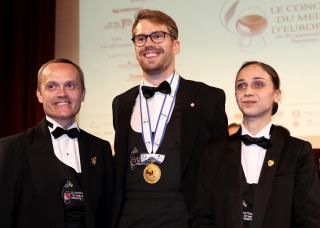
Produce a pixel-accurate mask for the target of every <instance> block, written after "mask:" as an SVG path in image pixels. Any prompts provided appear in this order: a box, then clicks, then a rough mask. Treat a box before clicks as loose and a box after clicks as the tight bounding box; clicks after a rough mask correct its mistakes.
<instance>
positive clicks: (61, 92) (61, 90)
mask: <svg viewBox="0 0 320 228" xmlns="http://www.w3.org/2000/svg"><path fill="white" fill-rule="evenodd" d="M57 93H58V96H59V97H64V96H66V90H65V88H64V86H59V89H58V92H57Z"/></svg>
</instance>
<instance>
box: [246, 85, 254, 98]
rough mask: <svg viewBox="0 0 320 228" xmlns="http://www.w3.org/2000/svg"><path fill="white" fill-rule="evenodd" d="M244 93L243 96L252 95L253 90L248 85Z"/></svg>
mask: <svg viewBox="0 0 320 228" xmlns="http://www.w3.org/2000/svg"><path fill="white" fill-rule="evenodd" d="M244 95H245V96H252V95H253V90H252V88H251V87H250V86H248V87H246V89H245V91H244Z"/></svg>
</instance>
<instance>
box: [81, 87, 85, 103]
mask: <svg viewBox="0 0 320 228" xmlns="http://www.w3.org/2000/svg"><path fill="white" fill-rule="evenodd" d="M85 96H86V89H84V90H83V91H82V95H81V101H84V98H85Z"/></svg>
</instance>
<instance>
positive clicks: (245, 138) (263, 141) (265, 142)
mask: <svg viewBox="0 0 320 228" xmlns="http://www.w3.org/2000/svg"><path fill="white" fill-rule="evenodd" d="M240 139H241V141H242V142H243V143H244V144H246V145H247V146H248V145H251V144H256V145H258V146H260V147H262V148H263V149H269V148H271V141H270V139H267V138H265V137H263V136H262V137H259V138H254V137H251V136H250V135H241V136H240Z"/></svg>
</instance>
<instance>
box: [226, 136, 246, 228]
mask: <svg viewBox="0 0 320 228" xmlns="http://www.w3.org/2000/svg"><path fill="white" fill-rule="evenodd" d="M226 153H227V156H226V159H227V161H226V162H227V172H228V180H227V181H228V184H227V186H226V188H227V189H226V190H227V191H228V192H229V194H228V195H229V197H228V201H227V202H228V204H229V206H228V207H227V208H229V207H230V210H231V214H232V221H233V225H234V226H233V227H239V228H240V227H242V214H241V212H242V208H241V201H242V196H241V193H242V187H241V177H242V170H241V169H242V166H241V141H240V140H239V139H237V137H236V136H235V135H234V136H231V137H230V140H229V143H228V147H227V152H226Z"/></svg>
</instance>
